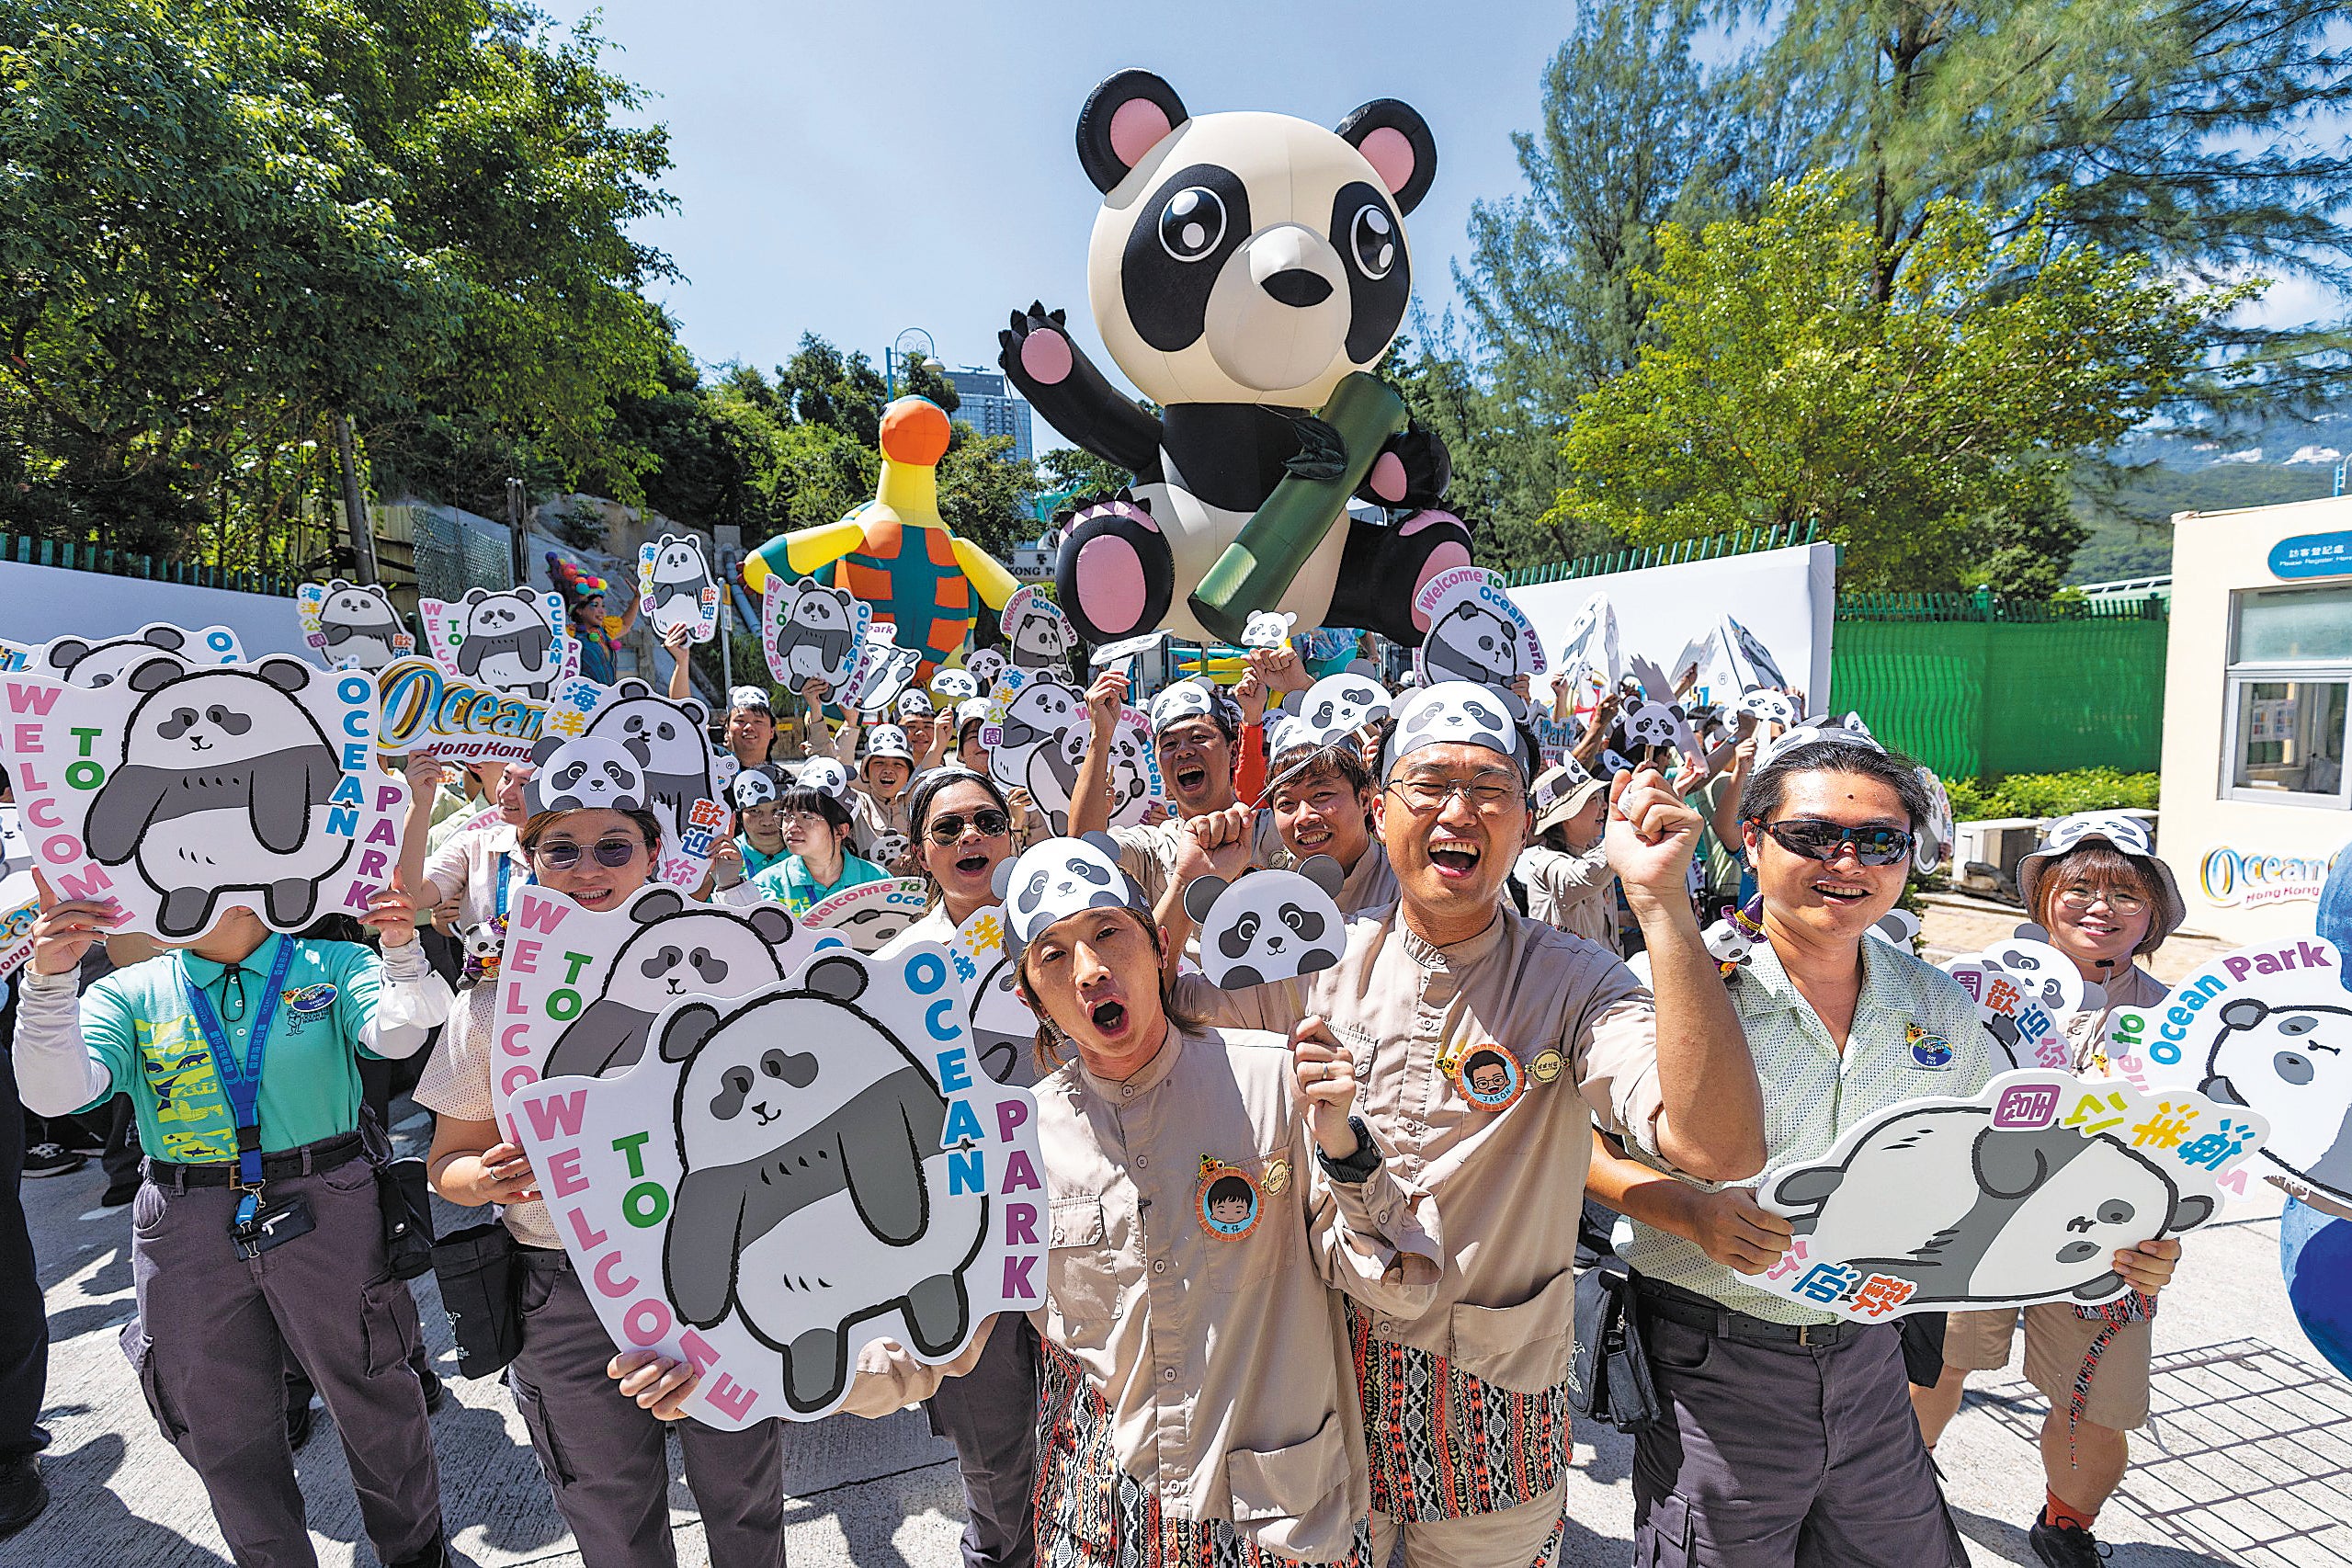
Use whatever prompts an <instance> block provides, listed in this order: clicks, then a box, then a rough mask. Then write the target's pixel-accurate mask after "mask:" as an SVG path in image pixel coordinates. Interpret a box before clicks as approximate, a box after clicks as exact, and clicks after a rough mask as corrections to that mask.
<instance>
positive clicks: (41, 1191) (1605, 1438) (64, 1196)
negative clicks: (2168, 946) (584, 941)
mask: <svg viewBox="0 0 2352 1568" xmlns="http://www.w3.org/2000/svg"><path fill="white" fill-rule="evenodd" d="M1968 920H1974V921H1975V922H1976V923H1977V924H1978V925H1981V926H1983V933H1982V934H1978V933H1977V932H1976V931H1975V929H1974V927H1973V926H1970V925H1968V924H1966V922H1967V921H1968ZM2004 920H2005V921H2006V922H2007V923H2008V924H2014V923H2015V915H2014V914H2010V915H1999V914H1994V913H1988V912H1987V911H1983V910H1978V911H1974V912H1971V911H1968V910H1966V909H1964V908H1963V909H1960V910H1959V911H1949V910H1946V909H1943V908H1938V909H1937V910H1935V911H1933V912H1931V915H1930V918H1929V922H1928V933H1927V935H1928V938H1929V941H1930V943H1931V944H1933V945H1936V946H1938V947H1944V948H1947V949H1949V950H1952V951H1964V950H1968V949H1970V948H1972V947H1974V946H1977V945H1981V943H1982V942H1983V940H1984V939H1987V937H1994V936H2000V935H2005V933H2006V930H2007V924H2001V922H2002V921H2004ZM2180 956H2181V957H2183V958H2187V960H2188V961H2187V962H2185V963H2180V964H2178V966H2177V967H2178V968H2179V969H2181V970H2183V971H2185V970H2186V969H2187V968H2190V967H2193V966H2194V963H2195V962H2198V961H2201V955H2199V956H2197V957H2190V956H2189V955H2187V954H2186V953H2184V954H2183V955H2180ZM2171 967H2173V966H2167V969H2170V968H2171ZM403 1131H404V1133H405V1135H406V1137H407V1138H409V1139H411V1140H414V1139H415V1138H416V1137H418V1136H420V1135H421V1134H422V1132H423V1123H422V1119H418V1121H416V1122H415V1123H414V1124H412V1125H411V1126H410V1127H408V1128H407V1129H404V1130H403ZM103 1185H104V1184H103V1180H102V1178H101V1177H100V1176H99V1175H98V1173H97V1167H96V1165H91V1166H90V1167H88V1168H86V1169H85V1170H84V1171H82V1172H79V1173H76V1174H74V1175H72V1176H62V1177H58V1178H54V1179H51V1180H46V1181H37V1182H28V1183H26V1184H25V1188H24V1190H25V1196H26V1199H27V1208H28V1211H29V1212H30V1215H31V1219H32V1226H33V1242H34V1246H35V1247H36V1249H37V1250H38V1251H39V1253H40V1256H41V1259H42V1262H43V1266H44V1267H43V1272H42V1283H43V1285H44V1287H45V1288H46V1289H47V1290H48V1297H49V1312H50V1326H51V1334H52V1335H53V1338H54V1342H55V1343H54V1348H53V1350H52V1353H51V1370H50V1405H49V1409H48V1412H47V1417H46V1418H47V1420H48V1422H49V1424H50V1427H51V1432H52V1433H53V1434H54V1437H55V1442H54V1444H53V1446H52V1447H51V1450H50V1455H49V1459H48V1473H49V1478H50V1484H51V1488H52V1490H53V1492H54V1494H55V1497H56V1501H55V1503H54V1504H53V1505H52V1506H51V1509H50V1511H49V1513H48V1514H47V1515H46V1516H45V1517H43V1518H42V1519H41V1520H40V1522H39V1523H38V1524H36V1525H35V1526H34V1527H33V1528H31V1529H29V1530H28V1531H27V1532H25V1533H24V1534H22V1535H19V1536H17V1537H16V1538H15V1539H13V1540H8V1541H6V1542H5V1543H0V1568H35V1565H38V1568H195V1565H198V1564H212V1563H219V1562H224V1561H225V1560H226V1553H225V1551H223V1549H222V1543H221V1538H220V1535H219V1533H218V1532H217V1531H216V1530H215V1529H214V1528H213V1525H212V1519H211V1516H210V1513H209V1512H208V1510H207V1508H206V1506H205V1502H204V1497H203V1494H202V1492H201V1490H200V1489H199V1487H198V1485H197V1483H196V1479H195V1476H194V1474H193V1472H191V1471H189V1470H188V1469H187V1466H186V1465H185V1464H183V1463H182V1462H181V1461H180V1460H179V1458H178V1456H177V1455H176V1454H175V1453H174V1452H173V1451H172V1450H171V1449H170V1448H169V1447H168V1446H167V1445H166V1444H165V1442H164V1440H163V1439H162V1437H160V1436H159V1435H158V1434H157V1432H156V1431H155V1428H154V1426H153V1423H151V1422H150V1421H149V1420H148V1418H147V1414H146V1410H145V1407H144V1406H143V1404H142V1403H141V1400H140V1396H139V1390H138V1386H137V1383H136V1381H134V1380H133V1378H132V1377H131V1372H130V1369H129V1368H128V1366H127V1365H126V1364H125V1362H124V1361H123V1358H122V1356H121V1354H120V1352H119V1350H118V1349H117V1348H116V1345H115V1335H116V1332H117V1331H118V1330H119V1328H120V1326H121V1325H122V1324H123V1323H124V1322H126V1321H127V1320H128V1319H129V1317H130V1315H131V1260H130V1242H131V1221H130V1210H128V1209H127V1208H126V1209H117V1210H95V1209H94V1208H93V1207H92V1206H93V1205H94V1204H95V1202H96V1201H97V1193H98V1192H99V1190H100V1188H101V1187H102V1186H103ZM417 1284H418V1287H419V1289H418V1301H419V1304H420V1306H421V1307H422V1308H423V1309H424V1316H425V1321H426V1333H427V1335H428V1336H429V1337H430V1339H431V1340H432V1343H433V1345H434V1347H435V1349H436V1351H437V1355H438V1359H437V1366H438V1367H439V1369H441V1371H442V1373H443V1375H444V1376H445V1377H446V1378H448V1379H449V1389H450V1394H451V1398H450V1402H449V1404H447V1405H446V1406H445V1407H444V1408H443V1409H442V1411H441V1414H440V1415H438V1416H437V1417H436V1418H435V1421H434V1429H435V1436H436V1438H437V1443H438V1448H439V1452H440V1459H441V1476H442V1487H443V1496H444V1505H445V1508H446V1511H447V1517H448V1518H449V1524H450V1526H451V1528H452V1529H453V1531H454V1532H455V1540H456V1543H457V1546H458V1548H459V1550H460V1552H461V1553H462V1554H463V1556H464V1558H465V1559H467V1560H469V1561H471V1562H474V1563H477V1564H480V1565H482V1568H498V1565H504V1564H510V1563H547V1564H572V1563H576V1562H578V1561H579V1559H578V1557H577V1555H576V1554H575V1553H574V1551H572V1543H571V1539H570V1537H569V1536H568V1535H567V1534H566V1533H565V1531H564V1529H563V1526H562V1520H561V1519H560V1518H559V1517H557V1515H556V1513H555V1511H554V1509H553V1507H552V1506H551V1504H550V1502H549V1496H548V1492H547V1488H546V1486H545V1484H544V1483H542V1482H541V1480H540V1474H539V1471H538V1467H537V1462H536V1461H535V1460H533V1458H532V1457H531V1453H530V1450H529V1448H528V1443H527V1442H526V1441H525V1439H524V1437H523V1429H522V1423H521V1420H520V1418H519V1417H518V1416H517V1415H516V1413H515V1408H514V1404H513V1402H512V1401H511V1400H510V1399H509V1398H508V1397H507V1394H506V1389H505V1387H504V1385H503V1384H501V1383H498V1382H497V1381H481V1382H475V1381H465V1380H462V1379H460V1378H458V1377H457V1376H456V1375H455V1361H454V1358H452V1357H451V1356H450V1355H449V1335H448V1332H447V1330H446V1328H445V1327H444V1326H443V1325H442V1321H441V1318H440V1313H439V1310H438V1302H437V1299H436V1298H435V1295H434V1292H433V1290H432V1281H431V1279H430V1278H429V1277H428V1278H426V1279H422V1280H419V1281H418V1282H417ZM2164 1301H2165V1305H2164V1311H2163V1312H2162V1313H2161V1314H2160V1315H2159V1316H2158V1318H2157V1320H2156V1348H2157V1351H2158V1354H2159V1357H2160V1358H2165V1360H2164V1361H2163V1363H2162V1365H2161V1367H2160V1375H2159V1377H2158V1379H2157V1408H2158V1417H2157V1425H2156V1426H2155V1429H2154V1431H2153V1434H2143V1435H2142V1436H2141V1437H2139V1438H2137V1439H2135V1452H2136V1453H2137V1454H2138V1455H2139V1456H2140V1457H2141V1463H2140V1465H2139V1467H2138V1468H2137V1469H2135V1471H2134V1472H2133V1476H2132V1478H2131V1479H2130V1481H2129V1482H2127V1496H2126V1497H2125V1498H2119V1500H2118V1501H2117V1502H2116V1503H2115V1504H2113V1505H2110V1506H2109V1508H2108V1512H2107V1513H2106V1515H2104V1516H2103V1517H2102V1519H2101V1534H2102V1535H2103V1536H2104V1537H2105V1538H2106V1539H2107V1540H2109V1541H2110V1542H2112V1543H2114V1546H2115V1553H2114V1559H2113V1560H2114V1562H2115V1564H2116V1568H2182V1565H2185V1564H2189V1563H2202V1562H2227V1563H2246V1564H2251V1565H2255V1568H2273V1565H2283V1564H2318V1563H2328V1562H2352V1527H2347V1526H2346V1524H2345V1523H2344V1522H2343V1521H2345V1520H2346V1519H2347V1518H2352V1442H2347V1440H2346V1439H2347V1438H2352V1385H2347V1384H2346V1382H2345V1381H2343V1380H2342V1379H2340V1378H2336V1377H2335V1376H2333V1375H2332V1374H2328V1373H2326V1372H2325V1370H2324V1363H2322V1362H2321V1361H2320V1359H2319V1358H2318V1356H2317V1354H2316V1353H2315V1352H2314V1351H2313V1350H2312V1348H2311V1346H2309V1345H2307V1344H2306V1343H2305V1342H2304V1340H2303V1338H2302V1336H2301V1333H2300V1332H2299V1331H2298V1330H2297V1328H2296V1326H2295V1324H2294V1320H2293V1317H2292V1315H2291V1313H2290V1312H2289V1310H2288V1306H2287V1301H2286V1293H2285V1290H2284V1288H2283V1286H2282V1285H2281V1283H2280V1280H2279V1274H2278V1224H2277V1219H2276V1209H2275V1206H2274V1207H2266V1208H2265V1209H2262V1210H2256V1211H2253V1212H2249V1213H2247V1214H2244V1215H2240V1216H2233V1217H2232V1218H2231V1219H2230V1220H2229V1221H2227V1222H2225V1223H2222V1224H2220V1225H2216V1226H2213V1227H2210V1228H2209V1229H2207V1230H2204V1231H2200V1232H2198V1233H2194V1234H2192V1236H2191V1237H2190V1238H2189V1242H2188V1250H2187V1259H2186V1261H2185V1263H2184V1265H2183V1267H2182V1271H2181V1276H2180V1278H2179V1281H2178V1282H2177V1283H2176V1285H2175V1286H2174V1287H2173V1289H2172V1290H2169V1291H2167V1292H2166V1293H2165V1299H2164ZM1979 1381H1980V1384H1981V1385H1982V1386H1981V1387H1978V1388H1974V1389H1972V1390H1971V1395H1970V1400H1969V1403H1968V1404H1967V1406H1966V1407H1965V1408H1963V1409H1962V1411H1961V1413H1960V1418H1959V1419H1958V1420H1957V1421H1956V1422H1954V1423H1953V1425H1952V1427H1951V1429H1950V1431H1949V1433H1948V1434H1947V1436H1946V1437H1945V1439H1944V1442H1943V1444H1942V1446H1941V1448H1940V1449H1939V1450H1938V1457H1939V1458H1940V1459H1941V1460H1942V1461H1943V1465H1944V1469H1945V1471H1946V1474H1947V1476H1948V1478H1949V1490H1950V1496H1951V1499H1952V1502H1953V1504H1954V1505H1955V1506H1956V1507H1957V1508H1958V1509H1959V1511H1960V1524H1961V1528H1962V1530H1963V1532H1964V1533H1965V1534H1966V1535H1967V1536H1968V1538H1969V1540H1970V1550H1971V1556H1972V1557H1973V1559H1974V1560H1975V1562H1978V1563H1999V1562H2017V1563H2024V1562H2031V1561H2032V1557H2031V1554H2030V1553H2029V1552H2028V1551H2027V1548H2026V1544H2025V1532H2024V1526H2025V1523H2026V1521H2027V1520H2028V1518H2029V1517H2031V1515H2032V1513H2033V1511H2034V1509H2035V1508H2036V1507H2037V1506H2039V1504H2040V1499H2041V1490H2042V1483H2041V1478H2040V1462H2039V1455H2038V1452H2037V1450H2036V1449H2035V1447H2034V1444H2033V1437H2032V1434H2033V1431H2034V1430H2035V1428H2036V1427H2038V1426H2039V1424H2040V1416H2041V1411H2042V1402H2041V1400H2040V1396H2039V1395H2038V1394H2036V1393H2034V1392H2033V1391H2032V1390H2031V1389H2030V1388H2029V1387H2028V1386H2027V1385H2025V1384H2023V1383H2022V1382H2009V1381H2005V1380H2003V1379H2002V1378H2000V1377H1997V1376H1988V1377H1985V1378H1983V1379H1980V1380H1979ZM1579 1436H1580V1438H1581V1437H1582V1436H1583V1434H1581V1433H1580V1435H1579ZM789 1453H790V1459H789V1469H788V1473H787V1477H786V1480H787V1489H788V1491H789V1492H790V1494H791V1497H792V1499H793V1502H792V1506H791V1508H790V1512H789V1514H788V1516H787V1517H788V1519H789V1521H790V1538H789V1548H790V1556H791V1560H792V1562H794V1563H795V1564H796V1568H810V1565H812V1564H821V1563H848V1562H854V1563H858V1564H860V1565H861V1568H949V1565H951V1564H954V1563H955V1562H957V1552H956V1546H955V1543H956V1539H957V1536H958V1534H959V1532H960V1529H961V1528H962V1526H961V1521H962V1494H961V1489H960V1486H959V1484H958V1483H957V1477H956V1471H955V1466H954V1463H953V1460H952V1459H951V1457H950V1456H949V1451H948V1449H947V1447H946V1445H945V1444H944V1443H941V1442H940V1441H938V1440H937V1439H936V1438H934V1437H931V1436H930V1434H929V1431H928V1429H927V1428H926V1426H925V1425H924V1423H923V1420H922V1417H921V1416H920V1415H916V1414H902V1415H898V1416H895V1417H893V1418H892V1419H890V1420H888V1421H882V1422H864V1421H858V1420H856V1419H854V1418H847V1417H843V1418H837V1419H835V1420H832V1421H828V1422H824V1423H822V1424H820V1425H818V1426H812V1427H806V1428H801V1429H798V1430H796V1431H795V1433H794V1434H793V1441H792V1443H791V1445H790V1450H789ZM2167 1454H2170V1455H2173V1456H2176V1457H2175V1458H2171V1459H2167V1458H2166V1457H2165V1456H2166V1455H2167ZM1575 1457H1576V1460H1577V1466H1576V1471H1575V1476H1574V1482H1573V1486H1574V1504H1573V1508H1572V1516H1573V1517H1574V1519H1575V1520H1576V1521H1577V1523H1576V1525H1575V1526H1574V1529H1573V1531H1572V1536H1571V1540H1570V1542H1569V1547H1568V1551H1566V1553H1565V1554H1564V1562H1566V1563H1569V1564H1575V1565H1577V1568H1587V1565H1589V1568H1621V1565H1622V1564H1624V1563H1625V1562H1627V1561H1628V1560H1629V1558H1630V1548H1629V1545H1628V1542H1629V1540H1630V1528H1631V1519H1632V1497H1631V1493H1630V1487H1629V1483H1628V1481H1627V1467H1628V1465H1629V1463H1630V1458H1631V1446H1630V1442H1629V1441H1628V1440H1627V1439H1624V1438H1621V1437H1617V1436H1616V1435H1615V1434H1613V1433H1612V1434H1603V1435H1602V1440H1601V1441H1600V1442H1599V1443H1598V1444H1593V1443H1589V1442H1586V1441H1582V1440H1580V1441H1578V1442H1577V1443H1576V1445H1575ZM300 1458H301V1465H302V1482H303V1490H304V1492H305V1494H307V1495H308V1497H309V1498H310V1500H311V1526H312V1533H313V1538H314V1540H315V1541H316V1543H317V1547H318V1551H319V1556H320V1560H321V1562H324V1563H326V1564H329V1565H331V1568H344V1565H347V1564H362V1565H364V1564H369V1563H372V1562H374V1561H375V1559H374V1555H373V1553H372V1552H371V1551H369V1549H368V1548H367V1547H366V1545H365V1544H364V1542H363V1541H362V1540H361V1538H360V1536H359V1532H358V1516H357V1510H356V1508H355V1506H354V1505H353V1503H352V1500H351V1494H350V1490H349V1487H348V1484H347V1480H346V1473H345V1470H344V1461H343V1456H342V1453H341V1451H340V1449H339V1447H338V1445H337V1444H336V1442H335V1437H334V1432H333V1427H332V1426H331V1425H330V1424H329V1423H328V1422H327V1421H326V1420H325V1418H324V1415H321V1417H320V1420H319V1425H318V1429H317V1431H316V1433H315V1434H314V1435H313V1436H312V1439H311V1441H310V1443H309V1445H308V1446H307V1447H305V1448H304V1449H303V1450H302V1452H301V1456H300ZM671 1502H672V1506H673V1509H674V1514H675V1517H676V1520H677V1522H678V1527H679V1546H680V1558H681V1561H682V1562H686V1563H688V1564H699V1563H701V1562H704V1560H705V1559H704V1555H703V1552H702V1550H701V1542H700V1539H699V1532H698V1530H697V1528H696V1526H695V1523H694V1513H693V1507H694V1501H693V1498H692V1496H691V1495H690V1494H687V1491H686V1489H685V1487H684V1486H683V1484H679V1485H676V1486H674V1488H673V1490H672V1494H671ZM2265 1542H2267V1543H2268V1544H2260V1543H2265Z"/></svg>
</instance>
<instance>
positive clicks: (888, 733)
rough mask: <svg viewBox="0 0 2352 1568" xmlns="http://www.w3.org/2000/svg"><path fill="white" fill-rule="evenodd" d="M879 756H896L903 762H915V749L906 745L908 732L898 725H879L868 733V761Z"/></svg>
mask: <svg viewBox="0 0 2352 1568" xmlns="http://www.w3.org/2000/svg"><path fill="white" fill-rule="evenodd" d="M878 756H894V757H898V758H900V759H901V760H903V761H906V762H913V761H914V760H915V748H914V747H912V746H910V745H908V744H906V732H905V730H903V729H902V728H901V727H899V726H898V725H896V724H877V725H875V726H874V727H873V728H872V729H870V730H869V731H867V732H866V760H867V761H868V762H871V761H873V760H874V758H876V757H878Z"/></svg>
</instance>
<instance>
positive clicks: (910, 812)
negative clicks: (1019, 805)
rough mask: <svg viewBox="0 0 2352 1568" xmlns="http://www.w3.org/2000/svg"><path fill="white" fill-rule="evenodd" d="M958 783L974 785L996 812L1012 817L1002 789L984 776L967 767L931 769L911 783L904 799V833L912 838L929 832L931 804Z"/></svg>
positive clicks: (1010, 807)
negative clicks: (993, 804)
mask: <svg viewBox="0 0 2352 1568" xmlns="http://www.w3.org/2000/svg"><path fill="white" fill-rule="evenodd" d="M958 784H977V785H979V786H980V787H981V788H982V789H983V790H987V791H988V798H989V799H990V800H992V801H995V802H996V809H997V810H998V811H1000V812H1004V813H1005V814H1006V816H1010V815H1012V814H1013V807H1012V802H1010V801H1007V800H1006V799H1005V791H1004V790H1003V789H1002V788H1001V787H999V786H998V784H997V782H996V780H994V778H989V777H988V775H986V774H985V773H974V772H973V771H972V770H971V768H969V767H935V768H932V769H931V770H930V771H929V772H927V773H926V774H924V775H923V777H922V778H919V779H917V780H915V790H914V792H913V793H912V794H910V795H908V796H907V798H906V825H907V830H908V831H909V832H910V833H912V834H913V835H915V837H916V838H921V837H923V836H924V835H926V834H927V833H929V832H930V831H931V805H932V802H933V801H937V799H938V798H939V797H940V796H941V795H944V794H946V793H947V792H948V790H949V789H950V788H952V787H953V786H955V785H958Z"/></svg>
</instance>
